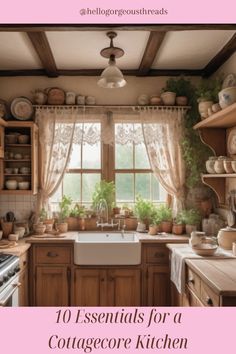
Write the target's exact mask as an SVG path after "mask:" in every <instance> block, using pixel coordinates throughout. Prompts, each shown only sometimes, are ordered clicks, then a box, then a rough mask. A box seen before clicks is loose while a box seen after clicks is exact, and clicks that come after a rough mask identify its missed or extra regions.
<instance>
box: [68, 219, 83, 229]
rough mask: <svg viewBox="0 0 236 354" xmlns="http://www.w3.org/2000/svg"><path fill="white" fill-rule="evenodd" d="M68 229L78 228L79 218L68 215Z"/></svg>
mask: <svg viewBox="0 0 236 354" xmlns="http://www.w3.org/2000/svg"><path fill="white" fill-rule="evenodd" d="M66 221H67V224H68V230H69V231H76V230H79V228H80V227H79V218H77V217H74V216H70V217H69V218H67V220H66Z"/></svg>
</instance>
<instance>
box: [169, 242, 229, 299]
mask: <svg viewBox="0 0 236 354" xmlns="http://www.w3.org/2000/svg"><path fill="white" fill-rule="evenodd" d="M186 258H187V259H191V258H201V259H203V258H204V259H205V258H207V259H209V258H210V259H216V258H236V257H234V256H233V255H232V252H230V251H228V252H227V251H225V250H223V249H222V248H220V247H218V248H217V250H216V253H215V254H214V256H211V257H202V256H199V255H197V254H196V253H194V252H193V250H192V248H191V246H189V245H187V244H183V245H181V246H180V247H179V246H178V247H176V248H174V249H172V253H171V272H170V279H171V281H172V282H173V283H174V284H175V286H176V289H177V290H178V292H179V293H180V294H183V293H184V292H185V259H186Z"/></svg>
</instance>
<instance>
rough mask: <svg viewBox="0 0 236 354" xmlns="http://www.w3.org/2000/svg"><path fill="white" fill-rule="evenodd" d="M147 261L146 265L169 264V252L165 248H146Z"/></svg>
mask: <svg viewBox="0 0 236 354" xmlns="http://www.w3.org/2000/svg"><path fill="white" fill-rule="evenodd" d="M145 261H146V263H155V264H168V263H169V250H168V249H167V248H166V247H163V246H146V247H145Z"/></svg>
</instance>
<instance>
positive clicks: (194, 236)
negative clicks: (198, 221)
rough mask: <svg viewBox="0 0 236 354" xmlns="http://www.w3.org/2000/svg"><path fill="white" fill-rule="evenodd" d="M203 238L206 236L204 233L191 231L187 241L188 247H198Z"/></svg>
mask: <svg viewBox="0 0 236 354" xmlns="http://www.w3.org/2000/svg"><path fill="white" fill-rule="evenodd" d="M205 236H206V234H205V232H201V231H192V232H191V236H190V239H189V244H190V246H192V247H193V246H197V245H199V244H200V243H202V239H203V238H205Z"/></svg>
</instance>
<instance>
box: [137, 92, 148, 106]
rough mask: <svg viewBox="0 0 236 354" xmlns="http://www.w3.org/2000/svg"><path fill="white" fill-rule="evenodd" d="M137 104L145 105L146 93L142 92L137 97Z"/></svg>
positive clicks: (146, 100)
mask: <svg viewBox="0 0 236 354" xmlns="http://www.w3.org/2000/svg"><path fill="white" fill-rule="evenodd" d="M138 104H139V105H140V106H145V105H148V104H149V97H148V95H145V94H142V95H140V96H139V97H138Z"/></svg>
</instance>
